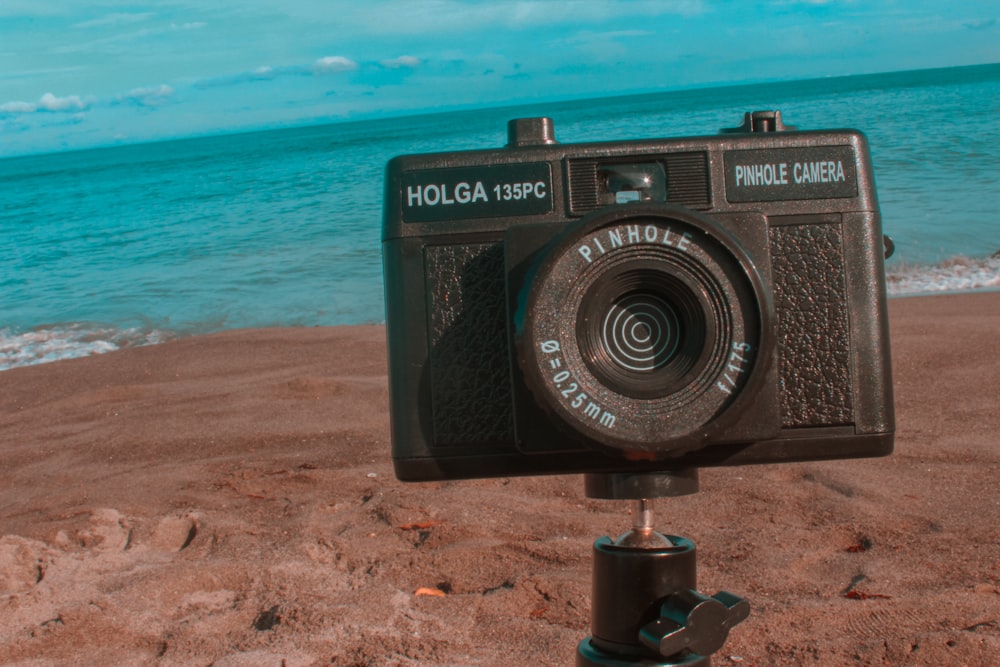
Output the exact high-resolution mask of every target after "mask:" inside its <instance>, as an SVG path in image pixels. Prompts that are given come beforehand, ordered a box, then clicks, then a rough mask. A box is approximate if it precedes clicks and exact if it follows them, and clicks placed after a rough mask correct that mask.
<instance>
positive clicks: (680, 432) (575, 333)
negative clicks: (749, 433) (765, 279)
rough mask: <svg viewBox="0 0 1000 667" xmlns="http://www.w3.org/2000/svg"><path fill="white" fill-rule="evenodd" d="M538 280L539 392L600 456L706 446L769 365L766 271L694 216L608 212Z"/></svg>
mask: <svg viewBox="0 0 1000 667" xmlns="http://www.w3.org/2000/svg"><path fill="white" fill-rule="evenodd" d="M528 275H529V276H530V277H529V278H528V279H527V281H526V283H525V284H524V285H523V286H522V287H521V290H520V293H519V304H518V310H517V315H516V316H515V322H514V326H515V343H516V348H517V349H516V352H517V355H518V363H519V366H520V368H521V372H522V376H523V378H524V381H525V384H526V385H527V387H528V389H529V390H530V391H531V392H532V394H533V395H534V397H535V399H536V400H537V402H538V403H539V404H540V405H541V407H542V408H543V409H546V410H547V411H548V412H550V413H552V414H554V415H555V416H556V417H557V418H558V421H560V422H561V423H562V424H563V425H564V426H566V427H568V428H569V429H571V430H572V431H574V432H575V433H576V434H577V435H578V436H580V437H581V438H583V439H584V440H585V441H588V442H591V443H594V444H596V445H597V446H602V447H603V446H606V447H610V448H613V449H616V450H619V451H627V452H632V453H635V452H641V453H643V455H652V456H653V457H654V458H656V457H666V456H668V455H670V456H675V455H677V454H678V453H683V452H684V451H688V450H690V449H694V448H696V447H698V446H702V445H704V444H705V443H706V441H707V440H709V439H711V437H712V436H713V435H714V434H715V433H717V432H718V431H719V429H722V428H724V426H725V425H726V424H728V423H730V422H731V421H732V419H733V418H734V412H738V410H739V409H740V408H739V407H738V406H739V405H741V404H743V403H745V401H741V400H740V398H741V395H742V394H743V392H744V390H745V389H746V387H748V386H749V385H751V384H752V383H753V382H754V380H755V378H757V377H759V376H760V373H756V372H755V371H756V370H757V369H758V368H759V367H760V365H761V364H760V361H761V360H762V359H763V358H765V357H767V356H768V351H767V350H762V349H761V343H762V332H763V330H764V319H765V318H766V309H764V308H763V306H762V302H763V300H764V296H763V289H762V287H761V285H762V283H761V281H760V278H759V276H757V273H756V270H755V269H754V266H753V262H752V261H751V260H750V259H749V257H748V256H747V255H746V254H745V252H744V251H743V250H742V249H741V247H740V245H739V243H738V242H737V241H736V240H735V239H734V238H733V236H732V235H731V234H730V233H729V232H728V231H727V230H726V229H725V228H723V227H722V226H721V225H720V224H719V223H717V222H716V221H714V220H712V219H711V218H709V217H707V216H703V215H701V214H698V213H695V212H693V211H689V210H687V209H683V208H680V207H675V206H671V205H641V204H639V205H628V206H616V207H612V208H609V209H605V210H604V211H600V212H598V213H596V214H593V215H592V216H590V217H588V218H584V219H583V220H581V221H580V222H578V223H574V224H572V225H570V226H568V227H567V228H566V229H565V230H564V231H563V232H562V233H561V234H560V235H558V236H557V237H556V238H555V239H553V240H552V242H551V243H550V244H549V245H548V246H546V248H544V249H543V250H542V251H541V252H540V253H539V254H538V255H537V256H536V257H535V258H534V264H533V266H532V268H531V269H530V270H529V271H528Z"/></svg>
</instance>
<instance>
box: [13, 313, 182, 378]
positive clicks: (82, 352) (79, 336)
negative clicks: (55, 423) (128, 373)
mask: <svg viewBox="0 0 1000 667" xmlns="http://www.w3.org/2000/svg"><path fill="white" fill-rule="evenodd" d="M176 337H177V336H176V334H174V333H172V332H169V331H163V330H160V329H140V328H137V327H132V328H127V329H121V328H118V327H114V326H101V325H93V324H85V323H76V324H67V325H61V326H52V327H39V328H37V329H33V330H32V331H25V332H16V331H12V330H11V329H0V371H5V370H8V369H11V368H17V367H19V366H32V365H34V364H44V363H48V362H51V361H61V360H63V359H76V358H79V357H89V356H91V355H94V354H104V353H106V352H114V351H115V350H120V349H122V348H125V347H135V346H140V345H155V344H157V343H163V342H165V341H167V340H170V339H172V338H176Z"/></svg>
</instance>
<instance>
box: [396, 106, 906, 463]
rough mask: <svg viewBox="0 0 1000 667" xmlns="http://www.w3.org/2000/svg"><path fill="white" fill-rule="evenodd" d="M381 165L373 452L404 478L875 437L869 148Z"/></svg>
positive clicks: (778, 451) (742, 453) (516, 141)
mask: <svg viewBox="0 0 1000 667" xmlns="http://www.w3.org/2000/svg"><path fill="white" fill-rule="evenodd" d="M508 132H509V143H508V146H507V147H505V148H501V149H495V150H479V151H462V152H451V153H438V154H424V155H409V156H401V157H397V158H394V159H393V160H391V161H390V162H389V165H388V167H387V176H386V186H385V187H386V189H385V209H384V212H385V217H384V226H383V236H382V249H383V263H384V274H385V298H386V328H387V338H388V356H389V381H390V382H389V384H390V408H391V426H392V452H393V459H394V463H395V470H396V475H397V476H398V477H399V478H400V479H403V480H411V481H421V480H437V479H459V478H476V477H494V476H508V475H532V474H535V475H537V474H555V473H579V472H588V473H589V472H611V473H632V472H635V473H644V472H662V471H671V470H678V469H686V468H694V467H703V466H721V465H741V464H750V463H773V462H783V461H806V460H818V459H836V458H854V457H867V456H881V455H885V454H888V453H890V452H891V451H892V447H893V430H894V417H893V403H892V382H891V371H890V354H889V335H888V323H887V313H886V295H885V277H884V269H883V236H882V229H881V219H880V215H879V210H878V203H877V199H876V194H875V186H874V178H873V174H872V167H871V161H870V157H869V153H868V147H867V142H866V140H865V138H864V136H863V135H862V134H861V133H860V132H857V131H854V130H830V131H808V132H804V131H797V130H794V129H793V128H788V127H785V126H784V125H783V124H782V122H781V116H780V113H778V112H755V113H753V114H749V113H748V114H747V115H746V119H745V122H744V125H743V126H742V127H740V128H735V129H734V130H727V131H724V132H723V133H721V134H719V135H713V136H700V137H684V138H673V139H650V140H640V141H617V142H603V143H588V144H559V143H557V142H556V141H555V139H554V132H553V125H552V122H551V120H549V119H546V118H532V119H518V120H514V121H511V122H510V124H509V127H508Z"/></svg>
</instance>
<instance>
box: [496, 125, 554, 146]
mask: <svg viewBox="0 0 1000 667" xmlns="http://www.w3.org/2000/svg"><path fill="white" fill-rule="evenodd" d="M554 143H557V142H556V131H555V125H554V124H553V123H552V119H551V118H515V119H514V120H510V121H507V146H508V147H509V148H514V147H516V146H545V145H548V144H554Z"/></svg>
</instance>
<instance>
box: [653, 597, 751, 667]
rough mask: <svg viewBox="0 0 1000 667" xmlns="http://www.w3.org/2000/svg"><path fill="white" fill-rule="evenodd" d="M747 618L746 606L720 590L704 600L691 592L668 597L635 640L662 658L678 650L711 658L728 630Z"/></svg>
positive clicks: (747, 603) (726, 635)
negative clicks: (657, 613) (658, 615)
mask: <svg viewBox="0 0 1000 667" xmlns="http://www.w3.org/2000/svg"><path fill="white" fill-rule="evenodd" d="M749 615H750V603H749V602H747V601H746V600H744V599H743V598H741V597H738V596H736V595H733V594H732V593H727V592H726V591H720V592H718V593H716V594H715V595H713V596H712V597H707V596H705V595H702V594H701V593H699V592H697V591H693V590H682V591H679V592H677V593H675V594H673V595H671V596H669V597H668V598H667V599H666V600H665V601H664V602H663V605H662V606H661V608H660V617H659V618H657V619H656V620H654V621H651V622H650V623H647V624H646V625H645V626H643V627H642V628H640V630H639V641H641V642H642V643H643V644H644V645H645V646H647V647H648V648H650V649H652V650H653V651H656V652H657V653H659V654H660V655H662V656H664V657H669V656H672V655H675V654H677V653H680V652H681V651H685V650H688V651H691V652H692V653H695V654H697V655H703V656H708V655H712V654H713V653H715V652H716V651H718V650H719V649H720V648H722V645H723V644H725V642H726V638H727V637H728V636H729V630H730V629H732V627H733V626H735V625H737V624H738V623H740V622H741V621H743V620H744V619H746V617H747V616H749Z"/></svg>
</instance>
